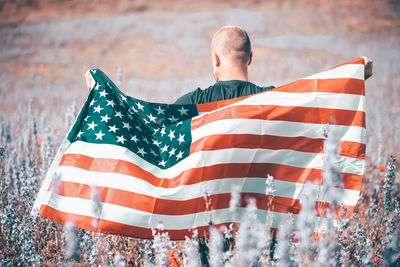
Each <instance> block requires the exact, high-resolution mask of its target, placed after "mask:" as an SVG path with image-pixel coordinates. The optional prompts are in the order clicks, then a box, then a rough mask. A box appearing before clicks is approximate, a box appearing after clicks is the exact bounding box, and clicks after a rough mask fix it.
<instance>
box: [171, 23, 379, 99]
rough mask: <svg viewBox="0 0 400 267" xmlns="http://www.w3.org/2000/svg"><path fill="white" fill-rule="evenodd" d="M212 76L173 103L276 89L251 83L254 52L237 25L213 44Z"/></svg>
mask: <svg viewBox="0 0 400 267" xmlns="http://www.w3.org/2000/svg"><path fill="white" fill-rule="evenodd" d="M211 54H212V65H213V73H214V78H215V81H216V83H215V84H214V85H212V86H210V87H208V88H207V89H204V90H203V89H200V88H197V89H196V90H195V91H192V92H190V93H188V94H185V95H183V96H181V97H180V98H179V99H178V100H176V101H175V103H174V104H203V103H208V102H214V101H219V100H226V99H231V98H235V97H239V96H246V95H251V94H255V93H259V92H263V91H266V90H270V89H273V88H274V86H268V87H260V86H257V85H255V84H253V83H251V82H249V81H248V66H249V65H250V63H251V60H252V56H253V53H252V51H251V44H250V39H249V36H248V35H247V33H246V31H245V30H243V29H242V28H240V27H238V26H224V27H222V28H221V29H219V30H218V31H217V32H216V33H215V34H214V36H213V39H212V41H211ZM363 58H364V65H365V79H368V78H369V77H371V76H372V60H370V59H368V58H366V57H363Z"/></svg>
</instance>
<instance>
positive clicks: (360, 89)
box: [273, 78, 365, 98]
mask: <svg viewBox="0 0 400 267" xmlns="http://www.w3.org/2000/svg"><path fill="white" fill-rule="evenodd" d="M273 90H274V91H278V92H287V93H311V92H321V93H322V92H323V93H336V94H352V95H363V96H365V84H364V81H363V80H359V79H347V78H346V79H304V80H298V81H295V82H292V83H289V84H286V85H283V86H280V87H277V88H275V89H273ZM343 98H346V96H343Z"/></svg>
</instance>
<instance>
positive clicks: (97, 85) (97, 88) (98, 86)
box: [93, 72, 101, 90]
mask: <svg viewBox="0 0 400 267" xmlns="http://www.w3.org/2000/svg"><path fill="white" fill-rule="evenodd" d="M93 73H96V72H93ZM100 86H101V84H99V83H98V84H96V87H95V88H94V90H99V88H100Z"/></svg>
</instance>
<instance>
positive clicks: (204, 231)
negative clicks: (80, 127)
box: [40, 203, 354, 240]
mask: <svg viewBox="0 0 400 267" xmlns="http://www.w3.org/2000/svg"><path fill="white" fill-rule="evenodd" d="M318 205H319V203H316V206H318ZM322 206H323V205H322ZM326 206H328V205H326ZM344 208H347V209H348V213H347V214H348V216H346V217H347V218H349V214H351V212H352V211H353V209H354V207H344ZM316 213H317V214H318V211H317V212H316ZM40 215H41V216H43V217H46V218H49V219H51V220H53V221H57V222H60V223H63V224H64V223H67V222H72V223H74V224H75V225H76V226H77V227H79V228H82V229H86V230H90V231H96V232H102V233H105V234H116V235H126V236H133V237H136V238H147V239H151V238H153V235H152V231H151V229H148V228H143V227H137V226H131V225H127V224H123V223H118V222H113V221H108V220H104V219H97V218H94V217H90V216H84V215H78V214H73V213H67V212H62V211H59V210H56V209H54V208H52V207H50V206H48V205H42V206H41V212H40ZM229 224H230V223H222V224H217V225H214V226H215V227H217V228H220V227H221V226H226V227H228V226H229ZM95 225H97V227H94V226H95ZM235 225H236V223H235ZM193 230H197V231H198V234H199V237H204V236H206V235H208V226H202V227H196V228H193V229H190V230H188V229H182V230H168V229H166V230H165V232H168V234H169V237H170V239H172V240H182V239H184V238H185V236H189V237H190V236H192V233H193V232H192V231H193ZM271 230H272V231H276V228H271Z"/></svg>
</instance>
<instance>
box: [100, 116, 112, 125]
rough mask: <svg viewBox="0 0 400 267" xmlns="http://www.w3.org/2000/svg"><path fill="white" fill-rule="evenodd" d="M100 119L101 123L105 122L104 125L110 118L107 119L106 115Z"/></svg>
mask: <svg viewBox="0 0 400 267" xmlns="http://www.w3.org/2000/svg"><path fill="white" fill-rule="evenodd" d="M100 117H101V121H105V122H106V123H107V122H108V120H110V119H111V118H110V117H108V115H107V114H106V115H105V116H100Z"/></svg>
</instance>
